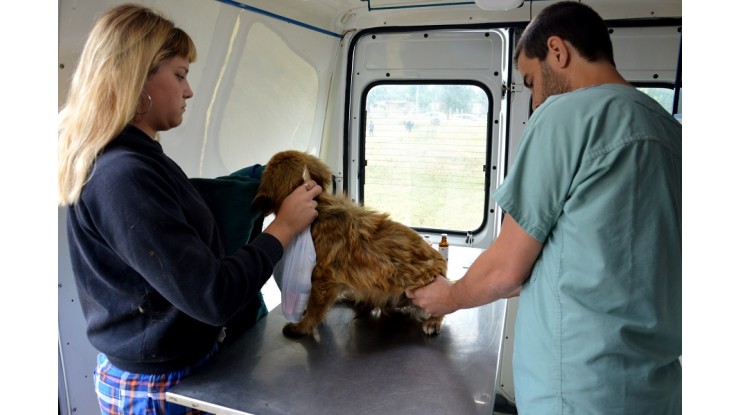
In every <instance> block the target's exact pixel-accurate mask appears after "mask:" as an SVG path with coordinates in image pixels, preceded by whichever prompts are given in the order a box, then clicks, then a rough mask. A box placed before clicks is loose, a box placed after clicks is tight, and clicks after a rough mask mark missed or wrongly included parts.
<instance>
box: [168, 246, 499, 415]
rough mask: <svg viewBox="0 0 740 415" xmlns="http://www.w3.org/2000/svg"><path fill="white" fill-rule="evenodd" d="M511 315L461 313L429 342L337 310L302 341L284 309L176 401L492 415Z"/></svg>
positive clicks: (263, 409) (395, 320)
mask: <svg viewBox="0 0 740 415" xmlns="http://www.w3.org/2000/svg"><path fill="white" fill-rule="evenodd" d="M476 252H479V250H476ZM454 254H455V251H454V250H451V251H450V257H451V258H450V259H451V263H450V266H451V267H452V266H453V263H452V257H453V255H454ZM476 256H477V253H476ZM473 258H474V257H473ZM470 262H472V260H470V261H467V264H468V265H469V263H470ZM460 268H461V269H462V268H465V266H464V265H463V266H461V267H460ZM459 276H461V274H459V275H458V277H459ZM505 309H506V303H505V301H497V302H495V303H492V304H488V305H485V306H482V307H478V308H474V309H467V310H460V311H457V312H455V313H453V314H450V315H448V316H446V317H445V320H444V322H443V326H442V332H441V333H440V334H438V335H436V336H428V335H426V334H424V333H423V332H422V329H421V326H420V324H419V323H417V322H414V321H412V320H411V319H409V318H408V317H406V316H404V315H391V316H380V317H374V316H366V317H360V318H355V314H354V311H353V310H352V309H351V308H349V307H347V306H344V305H336V306H334V308H332V310H331V311H330V313H329V315H328V316H327V318H326V320H325V321H324V322H323V323H322V324H320V325H319V326H318V328H317V333H316V335H315V336H314V337H312V338H303V339H298V340H294V339H288V338H286V337H284V336H283V334H282V327H283V325H284V324H285V323H286V321H285V319H284V318H283V315H282V312H281V310H280V307H276V308H275V309H273V310H272V311H271V312H270V313H269V315H268V316H267V317H266V318H264V319H263V320H261V321H260V322H258V323H257V324H256V325H255V326H254V327H252V328H251V329H250V330H248V331H247V332H245V333H244V334H243V335H242V336H241V337H240V338H239V339H238V340H236V342H235V343H233V344H232V345H231V346H229V347H228V348H226V349H224V350H223V351H222V353H221V354H220V355H219V356H218V357H217V358H215V359H214V360H213V361H212V362H211V363H210V364H209V365H208V366H207V367H205V368H204V369H203V370H202V371H200V372H198V373H195V374H193V375H192V376H190V377H188V378H187V379H185V380H184V381H183V382H181V383H180V384H179V385H177V386H175V387H174V388H172V389H171V390H170V391H169V392H168V393H167V400H169V401H172V402H176V403H179V404H181V405H185V406H189V407H194V408H198V409H202V410H205V411H208V412H213V413H216V414H257V415H263V414H264V415H271V414H343V415H344V414H367V415H373V414H382V415H389V414H404V415H410V414H424V415H428V414H486V415H490V414H492V413H493V403H494V398H495V391H496V382H497V370H498V367H499V361H498V359H499V354H500V350H501V341H502V336H503V328H504V320H505Z"/></svg>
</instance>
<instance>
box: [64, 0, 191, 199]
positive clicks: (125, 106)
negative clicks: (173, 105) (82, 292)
mask: <svg viewBox="0 0 740 415" xmlns="http://www.w3.org/2000/svg"><path fill="white" fill-rule="evenodd" d="M174 56H181V57H184V58H186V59H188V60H189V61H190V62H193V61H195V57H196V51H195V44H194V43H193V41H192V39H191V38H190V36H188V35H187V33H185V32H184V31H183V30H182V29H179V28H177V27H175V25H174V23H173V22H171V21H170V20H168V19H166V18H164V17H162V16H161V15H160V14H159V13H157V12H155V11H154V10H152V9H149V8H146V7H143V6H140V5H136V4H123V5H120V6H118V7H115V8H113V9H111V10H109V11H108V12H106V13H105V14H103V15H102V16H101V17H100V18H99V19H98V21H97V22H96V23H95V26H94V27H93V29H92V31H91V32H90V35H89V36H88V39H87V42H86V44H85V48H84V49H83V51H82V55H81V56H80V62H79V64H78V65H77V68H76V69H75V73H74V77H73V78H72V83H71V86H70V89H69V95H68V96H67V102H66V104H65V105H64V107H63V108H62V110H61V111H60V112H59V143H58V144H59V171H58V174H59V177H58V180H59V183H58V184H59V205H60V206H66V205H72V204H74V203H75V202H77V200H78V199H79V197H80V193H81V192H82V187H83V186H84V184H85V183H86V181H87V179H88V175H90V174H91V168H92V165H93V163H94V161H95V158H96V157H97V156H98V154H100V152H101V151H102V150H103V148H105V146H106V145H107V144H108V143H110V142H111V141H112V140H113V139H114V138H115V137H116V136H117V135H118V134H119V133H120V132H121V131H123V129H124V128H125V127H126V124H128V123H129V122H131V120H132V119H133V117H134V115H135V113H136V106H137V104H138V102H139V96H140V94H141V92H142V90H143V87H144V81H145V80H146V77H147V76H148V75H149V74H151V73H154V72H156V70H157V68H158V66H159V64H160V62H162V61H163V60H164V59H167V58H171V57H174Z"/></svg>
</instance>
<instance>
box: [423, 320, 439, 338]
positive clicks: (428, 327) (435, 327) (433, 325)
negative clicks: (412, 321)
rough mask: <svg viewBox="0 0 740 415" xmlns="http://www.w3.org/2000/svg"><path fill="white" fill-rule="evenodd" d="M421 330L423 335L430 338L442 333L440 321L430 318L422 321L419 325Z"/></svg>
mask: <svg viewBox="0 0 740 415" xmlns="http://www.w3.org/2000/svg"><path fill="white" fill-rule="evenodd" d="M421 328H422V329H423V330H424V333H426V334H428V335H430V336H434V335H436V334H439V333H440V332H441V331H442V319H441V318H430V319H428V320H424V322H422V323H421Z"/></svg>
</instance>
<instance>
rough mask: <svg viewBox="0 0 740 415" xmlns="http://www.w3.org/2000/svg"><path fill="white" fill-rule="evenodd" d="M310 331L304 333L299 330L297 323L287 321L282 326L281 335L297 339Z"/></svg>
mask: <svg viewBox="0 0 740 415" xmlns="http://www.w3.org/2000/svg"><path fill="white" fill-rule="evenodd" d="M309 334H311V333H306V332H304V331H303V330H301V327H300V325H298V324H297V323H288V324H286V325H285V326H283V335H284V336H285V337H290V338H292V339H297V338H300V337H306V336H308V335H309Z"/></svg>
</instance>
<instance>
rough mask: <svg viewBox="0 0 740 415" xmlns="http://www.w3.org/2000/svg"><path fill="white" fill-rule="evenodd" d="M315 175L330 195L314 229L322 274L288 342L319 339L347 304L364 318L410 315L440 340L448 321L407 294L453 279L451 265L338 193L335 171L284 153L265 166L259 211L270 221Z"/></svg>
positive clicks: (407, 231)
mask: <svg viewBox="0 0 740 415" xmlns="http://www.w3.org/2000/svg"><path fill="white" fill-rule="evenodd" d="M304 169H307V170H308V173H309V174H310V176H311V178H312V179H313V180H315V181H316V182H317V183H318V184H319V185H321V187H322V188H323V189H324V191H323V192H322V193H321V195H319V196H318V198H317V201H318V212H319V216H318V218H316V220H315V221H314V222H313V224H312V225H311V236H312V237H313V242H314V248H315V250H316V266H315V267H314V269H313V273H312V275H311V294H310V296H309V299H308V305H307V306H306V311H305V313H304V315H303V318H302V319H301V321H299V322H298V323H288V324H287V325H286V326H285V327H284V328H283V334H285V335H286V336H288V337H302V336H307V335H312V334H313V331H314V328H315V327H316V326H317V325H318V324H319V323H321V321H323V319H324V317H325V316H326V313H327V312H328V311H329V309H330V308H331V306H332V305H333V304H334V303H335V302H336V301H337V300H338V299H340V297H344V298H349V299H351V300H353V301H355V303H356V304H357V307H358V311H362V312H368V311H372V310H375V309H380V310H381V311H382V312H384V313H390V312H392V311H397V310H401V309H404V310H405V311H411V312H412V314H413V315H414V316H415V317H416V318H417V319H419V320H421V321H422V328H423V330H424V332H425V333H427V334H430V335H432V334H437V333H439V331H440V330H441V328H442V317H432V316H429V315H428V314H426V313H424V312H423V310H421V309H420V308H418V307H416V306H414V305H413V304H412V303H411V301H410V300H409V299H408V298H407V297H406V295H405V293H404V291H405V290H406V289H414V288H417V287H421V286H423V285H426V284H429V283H431V282H432V281H433V280H434V277H435V276H436V275H443V276H446V274H447V262H446V261H445V259H444V258H443V257H442V255H441V254H440V253H439V252H437V251H436V250H435V249H434V248H433V247H431V246H430V245H429V244H427V243H426V242H425V241H424V239H423V238H422V237H421V236H420V235H419V234H418V233H416V232H415V231H414V230H412V229H411V228H409V227H407V226H405V225H402V224H400V223H398V222H394V221H392V220H390V219H389V216H388V215H387V214H384V213H379V212H375V211H372V210H370V209H368V208H365V207H363V206H360V205H359V204H356V203H354V202H352V201H350V200H349V199H348V198H347V197H346V196H336V195H332V194H331V192H330V190H329V189H330V187H329V186H330V180H331V170H330V169H329V166H328V165H326V164H325V163H323V162H322V161H321V160H319V159H318V158H317V157H314V156H312V155H310V154H308V153H304V152H299V151H284V152H281V153H277V154H275V155H274V156H273V157H272V158H271V159H270V161H269V162H268V163H267V165H265V169H264V171H263V173H262V179H261V183H260V186H259V189H258V191H257V196H256V197H255V200H254V203H255V205H256V206H257V207H258V208H259V209H261V210H262V212H264V213H265V214H266V215H268V214H270V213H273V212H275V211H277V209H278V208H279V206H280V204H281V203H282V202H283V200H285V198H286V197H287V196H288V195H289V194H290V193H291V192H292V191H293V190H294V189H295V188H296V187H298V186H300V185H301V184H302V183H303V181H304V179H303V172H304Z"/></svg>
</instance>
